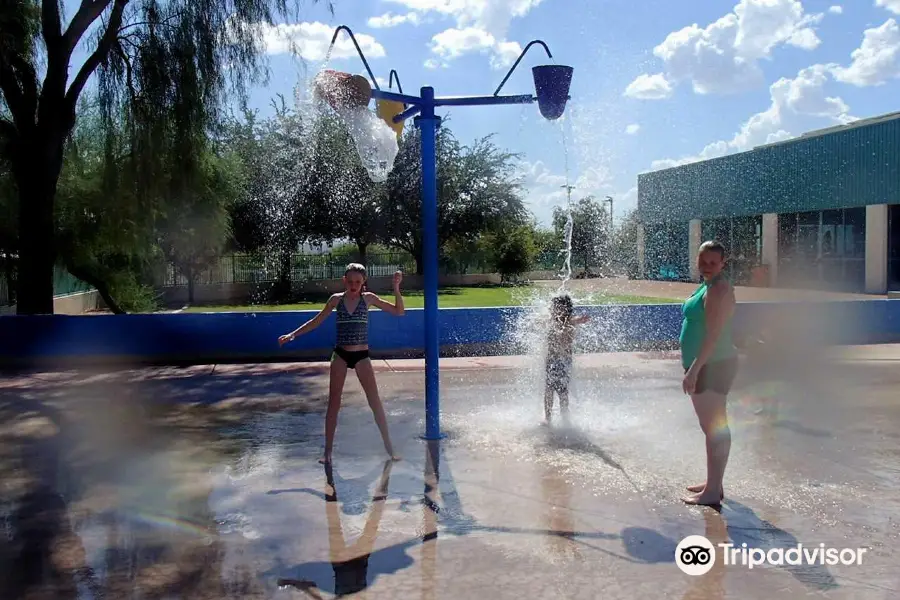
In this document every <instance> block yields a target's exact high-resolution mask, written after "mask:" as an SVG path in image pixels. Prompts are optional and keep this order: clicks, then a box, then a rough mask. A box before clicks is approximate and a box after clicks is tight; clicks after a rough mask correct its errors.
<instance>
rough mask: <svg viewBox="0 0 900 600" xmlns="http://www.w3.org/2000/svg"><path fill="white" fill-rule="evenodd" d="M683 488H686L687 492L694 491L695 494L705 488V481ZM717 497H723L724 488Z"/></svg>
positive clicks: (722, 498)
mask: <svg viewBox="0 0 900 600" xmlns="http://www.w3.org/2000/svg"><path fill="white" fill-rule="evenodd" d="M684 489H686V490H687V491H689V492H694V493H695V494H699V493H700V492H702V491H703V490H705V489H706V483H698V484H696V485H689V486H687V487H685V488H684ZM719 498H720V499H721V500H724V499H725V490H722V494H721V495H720V497H719Z"/></svg>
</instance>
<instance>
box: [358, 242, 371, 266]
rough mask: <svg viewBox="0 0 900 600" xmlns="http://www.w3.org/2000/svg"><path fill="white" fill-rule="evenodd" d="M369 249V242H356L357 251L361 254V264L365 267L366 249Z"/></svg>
mask: <svg viewBox="0 0 900 600" xmlns="http://www.w3.org/2000/svg"><path fill="white" fill-rule="evenodd" d="M368 247H369V243H368V242H361V241H359V240H356V251H357V253H358V254H359V264H361V265H363V266H365V264H366V248H368Z"/></svg>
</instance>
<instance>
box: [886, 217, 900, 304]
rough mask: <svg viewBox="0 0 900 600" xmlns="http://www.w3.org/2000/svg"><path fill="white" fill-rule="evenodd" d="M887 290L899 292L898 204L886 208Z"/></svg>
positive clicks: (899, 219)
mask: <svg viewBox="0 0 900 600" xmlns="http://www.w3.org/2000/svg"><path fill="white" fill-rule="evenodd" d="M888 289H890V290H900V204H892V205H891V206H889V207H888Z"/></svg>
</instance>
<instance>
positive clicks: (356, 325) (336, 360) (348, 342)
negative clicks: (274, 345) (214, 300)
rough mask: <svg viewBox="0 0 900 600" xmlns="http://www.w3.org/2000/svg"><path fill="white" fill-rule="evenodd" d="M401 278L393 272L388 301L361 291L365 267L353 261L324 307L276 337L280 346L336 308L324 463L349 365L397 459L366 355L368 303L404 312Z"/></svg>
mask: <svg viewBox="0 0 900 600" xmlns="http://www.w3.org/2000/svg"><path fill="white" fill-rule="evenodd" d="M402 280H403V273H401V272H400V271H397V272H396V273H394V304H391V303H390V302H385V301H384V300H382V299H381V298H379V297H378V296H376V295H375V294H373V293H372V292H367V291H364V290H365V285H366V268H365V267H364V266H363V265H360V264H356V263H352V264H350V265H347V271H346V272H345V273H344V292H343V293H342V294H334V295H333V296H332V297H331V298H329V299H328V302H327V303H326V304H325V308H323V309H322V310H321V311H320V312H319V314H317V315H316V316H315V317H314V318H312V319H311V320H309V321H308V322H306V323H304V324H303V325H301V326H300V327H298V328H297V329H295V330H294V331H292V332H290V333H288V334H285V335H283V336H281V337H279V338H278V343H279V344H281V345H282V346H283V345H284V344H286V343H288V342H292V341H294V339H295V338H296V337H297V336H299V335H303V334H304V333H309V332H310V331H312V330H313V329H315V328H316V327H318V326H319V325H321V324H322V322H323V321H325V319H326V318H328V315H329V314H331V312H332V311H334V310H336V311H337V344H336V345H335V348H334V353H333V354H332V355H331V374H330V378H329V392H328V409H327V411H326V413H325V454H324V456H323V457H322V459H321V460H320V461H319V462H321V463H323V464H330V463H331V449H332V447H333V445H334V434H335V431H336V430H337V420H338V412H340V410H341V395H342V394H343V392H344V381H345V380H346V378H347V370H348V369H354V370H355V371H356V377H357V378H358V379H359V383H360V385H362V388H363V391H365V393H366V399H367V400H368V401H369V408H371V409H372V414H373V415H374V417H375V423H376V424H377V425H378V430H379V431H380V432H381V438H382V441H384V449H385V450H386V451H387V453H388V456H390V457H391V458H392V459H393V460H399V457H397V456H396V455H395V454H394V447H393V445H392V444H391V437H390V435H389V434H388V425H387V417H386V416H385V414H384V406H383V405H382V403H381V398H379V397H378V385H377V384H376V382H375V371H374V370H373V369H372V361H371V360H370V359H369V306H377V307H378V308H380V309H381V310H383V311H384V312H386V313H389V314H392V315H395V316H398V317H401V316H403V314H404V312H405V310H404V308H403V295H402V294H401V293H400V282H401V281H402Z"/></svg>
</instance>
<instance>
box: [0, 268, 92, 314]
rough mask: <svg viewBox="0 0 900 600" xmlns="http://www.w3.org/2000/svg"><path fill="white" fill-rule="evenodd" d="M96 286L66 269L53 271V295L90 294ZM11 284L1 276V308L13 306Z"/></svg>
mask: <svg viewBox="0 0 900 600" xmlns="http://www.w3.org/2000/svg"><path fill="white" fill-rule="evenodd" d="M93 289H94V286H92V285H89V284H87V283H85V282H83V281H81V280H80V279H78V278H77V277H75V276H74V275H72V274H71V273H69V272H68V271H67V270H66V269H65V268H64V267H61V266H57V267H56V268H55V269H54V270H53V295H54V296H66V295H68V294H76V293H78V292H89V291H91V290H93ZM11 291H12V290H10V283H9V282H8V281H7V280H6V276H5V275H2V274H0V306H11V305H12V302H11V300H12V295H13V294H11Z"/></svg>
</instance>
